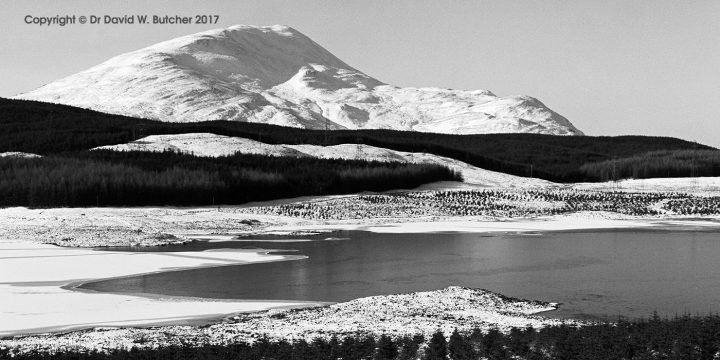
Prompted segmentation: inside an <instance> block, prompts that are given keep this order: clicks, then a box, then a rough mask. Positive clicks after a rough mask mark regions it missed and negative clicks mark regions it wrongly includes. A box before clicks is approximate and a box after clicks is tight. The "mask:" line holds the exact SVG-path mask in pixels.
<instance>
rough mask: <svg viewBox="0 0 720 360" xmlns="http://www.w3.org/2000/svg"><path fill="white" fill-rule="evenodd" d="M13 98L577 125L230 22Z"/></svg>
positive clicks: (385, 123) (539, 128) (281, 116)
mask: <svg viewBox="0 0 720 360" xmlns="http://www.w3.org/2000/svg"><path fill="white" fill-rule="evenodd" d="M16 98H21V99H31V100H39V101H46V102H54V103H62V104H68V105H74V106H79V107H84V108H90V109H94V110H99V111H103V112H109V113H115V114H123V115H131V116H138V117H145V118H151V119H158V120H162V121H170V122H194V121H204V120H219V119H222V120H238V121H249V122H260V123H269V124H275V125H284V126H294V127H301V128H313V129H324V128H325V127H327V128H330V129H368V128H382V129H396V130H416V131H425V132H440V133H451V134H471V133H498V132H528V133H542V134H560V135H581V134H582V132H580V131H579V130H577V129H576V128H575V127H574V126H573V125H572V124H571V123H570V122H569V121H568V120H567V119H565V118H564V117H562V116H561V115H559V114H557V113H555V112H553V111H552V110H550V109H548V108H547V107H546V106H545V105H543V104H542V103H541V102H540V101H538V100H537V99H534V98H531V97H527V96H513V97H497V96H495V95H494V94H493V93H491V92H490V91H486V90H477V91H463V90H449V89H438V88H399V87H395V86H391V85H387V84H384V83H382V82H380V81H379V80H376V79H374V78H372V77H370V76H368V75H366V74H364V73H362V72H360V71H358V70H356V69H354V68H352V67H351V66H349V65H347V64H345V63H344V62H343V61H342V60H340V59H338V58H337V57H335V56H334V55H333V54H331V53H330V52H328V51H327V50H325V49H324V48H322V47H321V46H320V45H318V44H317V43H315V42H314V41H312V40H311V39H309V38H308V37H306V36H305V35H303V34H301V33H300V32H298V31H296V30H294V29H292V28H289V27H286V26H280V25H276V26H270V27H256V26H244V25H238V26H233V27H230V28H227V29H218V30H211V31H206V32H202V33H198V34H194V35H188V36H184V37H180V38H177V39H173V40H169V41H166V42H162V43H159V44H156V45H153V46H150V47H147V48H144V49H141V50H137V51H134V52H130V53H126V54H122V55H119V56H117V57H114V58H112V59H110V60H108V61H106V62H104V63H102V64H100V65H97V66H95V67H92V68H90V69H88V70H86V71H83V72H80V73H77V74H75V75H71V76H68V77H66V78H64V79H60V80H57V81H55V82H52V83H50V84H48V85H45V86H43V87H41V88H39V89H37V90H34V91H31V92H28V93H25V94H21V95H18V96H17V97H16Z"/></svg>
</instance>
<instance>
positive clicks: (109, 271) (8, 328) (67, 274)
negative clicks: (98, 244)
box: [0, 239, 307, 336]
mask: <svg viewBox="0 0 720 360" xmlns="http://www.w3.org/2000/svg"><path fill="white" fill-rule="evenodd" d="M0 254H1V255H0V257H1V258H2V261H0V336H7V335H14V334H21V333H42V332H50V331H60V330H68V329H84V328H90V327H95V326H106V325H107V326H136V325H148V324H163V323H164V324H172V323H178V322H183V323H187V322H192V321H193V320H194V319H206V318H220V317H222V316H224V315H226V314H228V313H235V312H241V311H258V310H265V309H269V308H273V307H283V306H307V303H304V302H292V301H288V302H280V301H278V302H273V301H227V300H211V299H195V298H171V297H140V296H129V295H113V294H100V293H92V292H79V291H74V290H72V289H68V288H67V287H68V286H70V285H71V284H76V283H81V282H86V281H90V280H95V279H106V278H113V277H122V276H131V275H137V274H144V273H153V272H161V271H173V270H183V269H190V268H198V267H212V266H226V265H237V264H247V263H256V262H267V261H281V260H286V259H292V258H294V257H286V256H280V255H267V254H264V253H259V252H256V251H249V250H217V251H203V252H170V253H167V252H166V253H163V252H141V253H132V252H118V251H98V250H92V249H71V248H61V247H57V246H53V245H43V244H37V243H29V242H25V241H13V240H12V239H0Z"/></svg>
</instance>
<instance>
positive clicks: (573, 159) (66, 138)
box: [0, 98, 720, 182]
mask: <svg viewBox="0 0 720 360" xmlns="http://www.w3.org/2000/svg"><path fill="white" fill-rule="evenodd" d="M189 132H210V133H215V134H219V135H226V136H238V137H244V138H249V139H253V140H258V141H261V142H265V143H270V144H314V145H337V144H344V143H363V144H366V145H373V146H379V147H385V148H389V149H393V150H399V151H411V152H428V153H433V154H436V155H440V156H446V157H450V158H454V159H457V160H460V161H464V162H467V163H469V164H472V165H475V166H478V167H481V168H484V169H488V170H494V171H500V172H505V173H509V174H514V175H520V176H533V177H538V178H543V179H546V180H551V181H559V182H573V181H602V180H604V179H603V178H602V174H599V173H597V172H594V171H589V170H587V169H586V170H582V169H581V168H582V167H583V165H586V164H593V163H596V162H602V161H608V160H613V159H622V158H629V157H633V156H637V155H641V154H645V153H648V152H653V151H662V150H667V151H671V150H715V149H713V148H711V147H709V146H705V145H700V144H697V143H692V142H688V141H684V140H680V139H676V138H670V137H649V136H616V137H608V136H553V135H538V134H481V135H447V134H433V133H421V132H411V131H393V130H333V131H324V130H305V129H297V128H289V127H282V126H274V125H266V124H253V123H245V122H230V121H207V122H199V123H163V122H158V121H151V120H146V119H137V118H131V117H125V116H118V115H110V114H104V113H100V112H96V111H91V110H86V109H80V108H76V107H71V106H65V105H57V104H49V103H42V102H34V101H22V100H10V99H2V98H0V152H5V151H25V152H32V153H38V154H42V155H50V154H58V153H63V152H67V151H80V150H87V149H89V148H92V147H96V146H101V145H112V144H119V143H125V142H129V141H132V140H136V139H138V138H140V137H143V136H148V135H159V134H178V133H189ZM708 169H710V172H709V173H703V175H704V174H707V175H712V176H719V175H720V167H709V168H708ZM658 174H660V175H662V176H667V175H663V174H662V172H658ZM666 174H667V173H666ZM682 176H687V175H685V174H683V175H682Z"/></svg>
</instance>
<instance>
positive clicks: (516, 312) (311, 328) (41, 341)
mask: <svg viewBox="0 0 720 360" xmlns="http://www.w3.org/2000/svg"><path fill="white" fill-rule="evenodd" d="M555 308H556V305H555V304H551V303H543V302H539V301H528V300H520V299H512V298H507V297H504V296H502V295H498V294H494V293H492V292H490V291H486V290H478V289H468V288H462V287H457V286H451V287H448V288H446V289H442V290H437V291H426V292H417V293H411V294H398V295H385V296H372V297H367V298H360V299H356V300H352V301H349V302H346V303H339V304H333V305H329V306H324V307H315V308H309V309H302V310H271V311H269V312H261V313H254V314H247V315H239V316H236V317H234V318H233V319H232V320H231V321H230V322H225V323H220V324H216V325H212V326H209V327H204V328H198V327H189V326H166V327H161V328H154V329H135V328H126V329H100V330H95V331H81V332H72V333H68V334H60V335H44V336H31V337H23V338H17V339H13V340H0V346H5V347H8V348H11V349H14V351H16V352H26V351H32V350H36V351H41V352H56V351H88V350H98V351H104V350H107V349H115V348H124V349H129V348H131V347H138V348H156V347H158V346H169V345H205V344H221V345H222V344H229V343H236V342H252V341H254V340H256V339H258V338H260V337H264V336H266V337H268V338H269V339H272V340H279V339H288V340H292V339H305V340H307V341H312V340H313V339H315V338H317V337H323V338H330V337H331V336H333V335H338V336H344V335H354V334H359V335H367V334H373V335H376V336H379V335H380V334H387V335H390V336H402V335H415V334H424V335H425V336H426V338H429V337H430V336H431V334H432V333H434V332H435V331H437V330H438V329H440V330H442V331H443V332H445V333H446V335H448V336H449V334H450V333H451V332H452V331H453V330H454V329H458V330H460V331H462V332H468V331H470V330H472V329H475V328H479V329H489V328H499V329H500V330H501V331H508V330H509V329H510V328H511V327H520V328H522V327H528V326H532V327H534V328H542V327H545V326H548V325H554V324H560V323H563V322H564V323H568V322H571V323H575V322H572V321H567V320H565V321H563V320H557V319H547V318H541V317H536V316H533V314H536V313H539V312H543V311H548V310H553V309H555Z"/></svg>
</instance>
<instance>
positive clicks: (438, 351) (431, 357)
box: [423, 330, 447, 360]
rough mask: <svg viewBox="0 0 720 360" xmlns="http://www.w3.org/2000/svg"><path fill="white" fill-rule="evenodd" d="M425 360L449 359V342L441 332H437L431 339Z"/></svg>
mask: <svg viewBox="0 0 720 360" xmlns="http://www.w3.org/2000/svg"><path fill="white" fill-rule="evenodd" d="M423 359H425V360H446V359H447V341H446V340H445V335H444V334H443V332H442V331H441V330H438V331H436V332H435V333H434V334H433V336H432V337H431V338H430V342H429V343H428V347H427V349H426V350H425V356H424V357H423Z"/></svg>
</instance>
